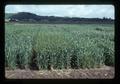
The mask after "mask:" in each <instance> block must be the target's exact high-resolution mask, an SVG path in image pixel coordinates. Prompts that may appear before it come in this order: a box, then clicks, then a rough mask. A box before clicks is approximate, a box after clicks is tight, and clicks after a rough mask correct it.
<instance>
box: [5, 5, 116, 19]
mask: <svg viewBox="0 0 120 84" xmlns="http://www.w3.org/2000/svg"><path fill="white" fill-rule="evenodd" d="M18 12H31V13H35V14H37V15H41V16H60V17H80V18H103V17H107V18H112V19H114V18H115V16H114V6H113V5H6V7H5V13H18Z"/></svg>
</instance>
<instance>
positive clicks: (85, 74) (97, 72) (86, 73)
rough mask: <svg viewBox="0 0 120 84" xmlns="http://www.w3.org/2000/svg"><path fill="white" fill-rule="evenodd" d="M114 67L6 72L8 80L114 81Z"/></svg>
mask: <svg viewBox="0 0 120 84" xmlns="http://www.w3.org/2000/svg"><path fill="white" fill-rule="evenodd" d="M114 74H115V72H114V68H113V67H107V66H106V67H102V68H94V69H62V70H39V71H37V70H36V71H35V70H20V69H16V70H6V71H5V77H6V78H7V79H113V78H114Z"/></svg>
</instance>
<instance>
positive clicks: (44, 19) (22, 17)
mask: <svg viewBox="0 0 120 84" xmlns="http://www.w3.org/2000/svg"><path fill="white" fill-rule="evenodd" d="M9 18H10V21H20V22H39V23H113V22H114V20H113V19H111V18H105V17H104V18H102V19H100V18H77V17H72V18H70V17H56V16H38V15H36V14H33V13H28V12H19V13H17V14H15V15H12V16H11V17H9Z"/></svg>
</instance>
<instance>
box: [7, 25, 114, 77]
mask: <svg viewBox="0 0 120 84" xmlns="http://www.w3.org/2000/svg"><path fill="white" fill-rule="evenodd" d="M114 36H115V34H114V24H27V23H25V24H20V23H5V67H6V68H7V69H6V70H7V71H8V72H9V71H10V70H12V71H14V70H17V69H20V70H21V69H22V70H28V69H30V70H39V71H41V70H45V71H46V70H64V69H65V70H69V69H75V70H79V69H83V70H84V69H91V68H92V69H94V68H100V67H103V66H110V67H114V63H115V62H114V58H115V55H114V52H115V51H114ZM103 72H104V71H103ZM113 72H114V71H113V70H112V73H113ZM113 75H114V74H112V76H113ZM98 76H99V75H98ZM93 78H94V77H93Z"/></svg>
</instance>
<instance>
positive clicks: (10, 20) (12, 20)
mask: <svg viewBox="0 0 120 84" xmlns="http://www.w3.org/2000/svg"><path fill="white" fill-rule="evenodd" d="M18 21H19V20H17V19H12V18H11V19H9V22H18Z"/></svg>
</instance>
